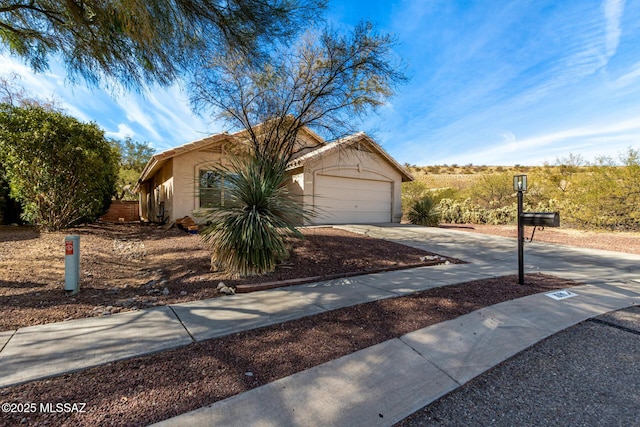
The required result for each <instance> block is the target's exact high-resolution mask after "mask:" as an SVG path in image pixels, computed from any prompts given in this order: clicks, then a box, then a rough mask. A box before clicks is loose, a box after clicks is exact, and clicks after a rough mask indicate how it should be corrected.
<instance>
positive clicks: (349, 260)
mask: <svg viewBox="0 0 640 427" xmlns="http://www.w3.org/2000/svg"><path fill="white" fill-rule="evenodd" d="M69 234H75V235H79V236H80V254H81V260H80V264H81V278H80V292H79V294H78V295H76V296H66V295H65V293H64V290H63V289H64V257H65V255H64V240H65V235H69ZM304 234H305V239H304V240H303V241H299V240H295V241H293V242H292V249H291V258H290V259H289V260H287V261H286V262H285V263H283V264H282V265H280V266H279V267H278V268H277V269H276V271H275V272H273V273H271V274H268V275H264V276H260V277H251V278H246V279H240V280H232V279H229V277H228V276H226V275H225V274H223V273H213V272H211V271H210V256H211V255H210V252H209V251H208V250H207V249H206V248H205V246H203V244H202V243H201V241H200V238H199V237H198V236H197V235H192V234H188V233H186V232H184V231H182V230H180V229H177V228H172V229H169V230H165V229H163V228H162V227H157V226H149V225H147V226H141V225H114V224H95V225H87V226H83V227H79V228H75V229H72V230H67V231H66V233H42V234H40V233H38V232H37V231H36V230H35V229H33V228H27V227H17V228H16V227H0V311H1V312H2V314H3V315H2V316H1V317H0V331H3V330H11V329H16V328H19V327H24V326H31V325H37V324H42V323H49V322H59V321H63V320H68V319H77V318H81V317H90V316H105V315H111V314H114V313H118V312H121V311H129V310H138V309H144V308H149V307H154V306H159V305H165V304H171V303H176V302H186V301H194V300H200V299H205V298H213V297H217V296H220V295H221V294H220V292H219V291H218V290H217V286H218V284H219V283H220V282H223V283H225V285H227V286H231V287H233V286H236V285H240V284H255V283H263V282H273V281H280V280H290V279H297V278H305V277H314V276H321V275H325V276H326V275H334V274H344V273H354V272H371V271H375V270H380V269H391V268H402V267H406V266H415V265H420V264H423V265H424V264H427V263H429V261H423V260H421V257H424V256H430V255H433V254H429V253H427V252H425V251H422V250H419V249H414V248H410V247H407V246H404V245H399V244H396V243H392V242H386V241H382V240H376V239H373V238H369V237H365V236H362V235H358V234H354V233H349V232H346V231H342V230H338V229H333V228H307V229H305V230H304ZM445 261H446V260H444V259H443V260H441V262H445ZM450 262H456V261H455V260H450ZM431 263H433V261H431Z"/></svg>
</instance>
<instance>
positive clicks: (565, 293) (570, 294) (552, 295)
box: [545, 291, 578, 301]
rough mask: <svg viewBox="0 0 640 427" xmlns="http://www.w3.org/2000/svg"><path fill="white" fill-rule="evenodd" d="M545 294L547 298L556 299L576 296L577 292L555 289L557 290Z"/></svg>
mask: <svg viewBox="0 0 640 427" xmlns="http://www.w3.org/2000/svg"><path fill="white" fill-rule="evenodd" d="M545 295H546V296H548V297H549V298H553V299H554V300H556V301H560V300H561V299H567V298H571V297H575V296H578V294H574V293H573V292H569V291H557V292H551V293H550V294H545Z"/></svg>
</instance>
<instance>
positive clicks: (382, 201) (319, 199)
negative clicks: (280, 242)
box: [313, 174, 393, 224]
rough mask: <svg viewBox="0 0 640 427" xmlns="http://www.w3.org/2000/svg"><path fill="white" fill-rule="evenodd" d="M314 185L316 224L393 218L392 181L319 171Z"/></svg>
mask: <svg viewBox="0 0 640 427" xmlns="http://www.w3.org/2000/svg"><path fill="white" fill-rule="evenodd" d="M314 184H315V185H314V187H315V188H314V190H315V191H314V205H315V209H314V210H315V212H316V214H317V216H316V217H314V218H313V222H314V223H316V224H358V223H369V224H371V223H383V222H391V221H392V206H393V203H392V201H393V182H392V181H382V180H373V179H357V178H350V177H344V176H332V175H320V174H318V175H316V178H315V183H314Z"/></svg>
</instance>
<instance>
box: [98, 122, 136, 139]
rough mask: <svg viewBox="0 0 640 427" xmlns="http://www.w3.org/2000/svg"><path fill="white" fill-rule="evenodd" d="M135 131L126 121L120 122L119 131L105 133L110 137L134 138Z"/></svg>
mask: <svg viewBox="0 0 640 427" xmlns="http://www.w3.org/2000/svg"><path fill="white" fill-rule="evenodd" d="M135 134H136V133H135V131H134V130H133V129H131V128H130V127H129V126H127V125H126V124H125V123H120V124H118V131H117V132H105V135H106V136H107V137H109V138H115V139H124V138H126V137H129V138H133V137H134V136H135Z"/></svg>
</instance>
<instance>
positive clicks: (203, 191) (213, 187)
mask: <svg viewBox="0 0 640 427" xmlns="http://www.w3.org/2000/svg"><path fill="white" fill-rule="evenodd" d="M221 203H222V176H221V175H220V174H219V173H216V172H214V171H207V170H202V171H200V207H201V208H210V207H213V206H219V205H220V204H221Z"/></svg>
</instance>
